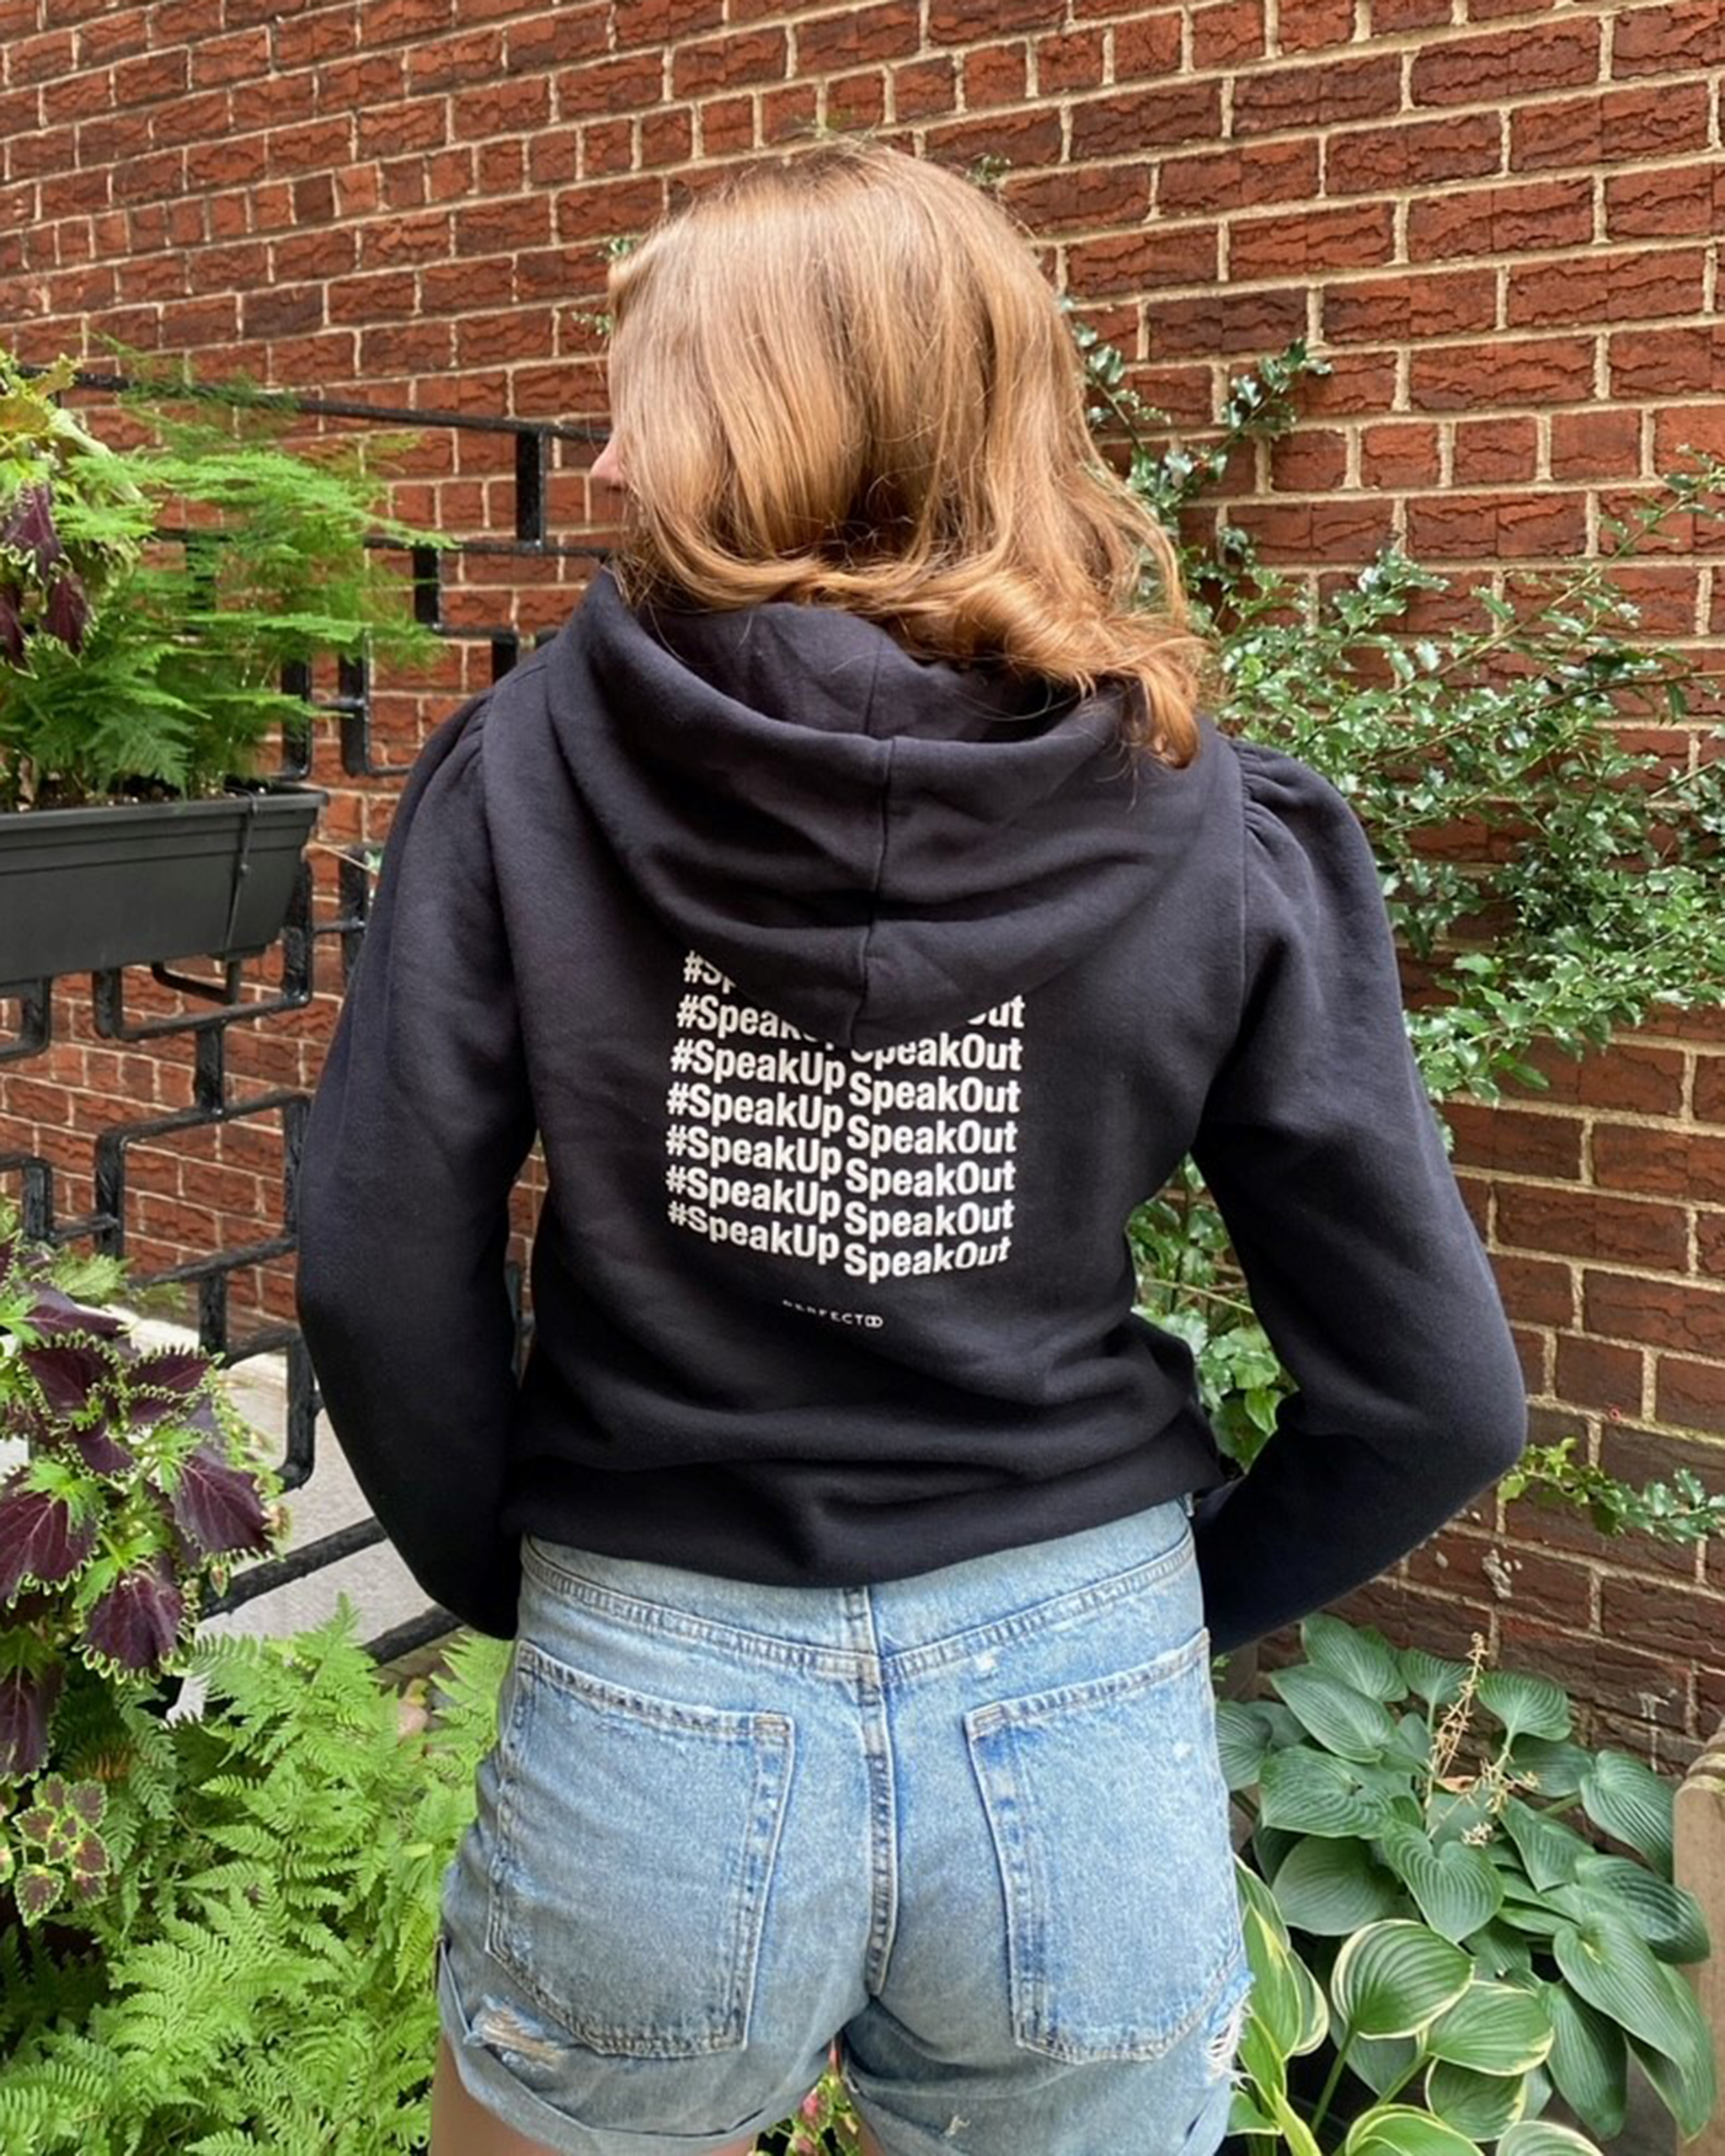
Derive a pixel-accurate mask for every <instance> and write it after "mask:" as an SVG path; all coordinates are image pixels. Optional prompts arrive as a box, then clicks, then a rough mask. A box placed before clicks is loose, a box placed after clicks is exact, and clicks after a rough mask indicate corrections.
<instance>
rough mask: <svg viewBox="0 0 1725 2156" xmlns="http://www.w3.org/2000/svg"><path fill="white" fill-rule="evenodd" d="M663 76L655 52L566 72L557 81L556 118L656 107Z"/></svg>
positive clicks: (663, 71) (571, 69)
mask: <svg viewBox="0 0 1725 2156" xmlns="http://www.w3.org/2000/svg"><path fill="white" fill-rule="evenodd" d="M664 73H665V67H664V62H663V61H661V59H660V56H659V55H658V53H656V52H642V53H632V54H630V55H628V56H627V57H625V58H622V59H619V60H601V61H595V62H593V64H592V65H591V66H590V67H571V68H569V69H567V70H565V72H563V73H562V74H560V75H559V76H558V77H557V110H558V118H559V119H560V120H569V119H571V118H579V117H580V116H582V115H585V114H588V113H606V112H620V111H626V112H637V111H639V110H641V109H643V108H644V107H645V106H648V105H652V104H658V103H659V100H660V86H661V83H662V80H663V77H664ZM678 95H680V96H681V90H680V91H679V92H678Z"/></svg>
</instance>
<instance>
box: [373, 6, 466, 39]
mask: <svg viewBox="0 0 1725 2156" xmlns="http://www.w3.org/2000/svg"><path fill="white" fill-rule="evenodd" d="M453 10H454V0H366V8H365V13H364V17H363V20H364V24H365V29H364V42H365V43H366V45H368V46H375V45H387V44H389V43H390V42H391V41H392V40H394V39H396V38H425V37H430V36H431V35H434V33H435V32H436V31H438V30H441V29H447V28H448V27H449V24H450V21H451V15H452V13H453Z"/></svg>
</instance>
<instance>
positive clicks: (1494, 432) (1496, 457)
mask: <svg viewBox="0 0 1725 2156" xmlns="http://www.w3.org/2000/svg"><path fill="white" fill-rule="evenodd" d="M1554 424H1555V422H1554ZM1539 450H1540V445H1539V434H1538V430H1536V428H1535V425H1534V423H1533V421H1532V420H1531V419H1462V420H1458V421H1457V423H1456V427H1455V442H1454V445H1453V446H1452V448H1451V451H1450V470H1451V472H1453V474H1454V477H1455V484H1456V485H1457V486H1467V487H1503V486H1509V485H1513V484H1514V483H1516V482H1518V481H1525V480H1530V479H1531V478H1533V476H1534V473H1535V470H1536V468H1537V467H1538V463H1539Z"/></svg>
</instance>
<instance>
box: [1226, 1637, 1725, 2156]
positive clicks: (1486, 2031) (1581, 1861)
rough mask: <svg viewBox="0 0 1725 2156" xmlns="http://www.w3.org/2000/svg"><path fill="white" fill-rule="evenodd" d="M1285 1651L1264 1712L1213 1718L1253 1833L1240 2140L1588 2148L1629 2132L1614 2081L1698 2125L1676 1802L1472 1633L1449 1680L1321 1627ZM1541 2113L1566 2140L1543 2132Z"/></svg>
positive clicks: (1689, 1922)
mask: <svg viewBox="0 0 1725 2156" xmlns="http://www.w3.org/2000/svg"><path fill="white" fill-rule="evenodd" d="M1300 1638H1301V1644H1302V1646H1303V1647H1304V1650H1305V1655H1306V1659H1305V1660H1303V1661H1301V1662H1295V1663H1292V1664H1290V1665H1289V1666H1288V1667H1286V1668H1279V1669H1276V1670H1273V1671H1271V1672H1269V1673H1268V1675H1267V1678H1266V1682H1267V1683H1268V1685H1269V1687H1270V1689H1272V1691H1273V1692H1274V1694H1275V1697H1274V1699H1266V1700H1249V1701H1229V1700H1224V1701H1222V1702H1220V1704H1219V1705H1218V1709H1217V1720H1218V1734H1219V1739H1220V1748H1221V1754H1222V1761H1223V1767H1224V1771H1225V1774H1226V1780H1227V1782H1228V1785H1229V1787H1230V1788H1231V1790H1234V1791H1235V1792H1236V1795H1237V1796H1238V1797H1239V1799H1240V1801H1242V1803H1244V1804H1245V1805H1246V1806H1247V1810H1248V1811H1249V1812H1250V1813H1251V1816H1252V1828H1251V1832H1250V1836H1249V1839H1248V1841H1247V1846H1246V1849H1245V1850H1244V1852H1243V1853H1242V1856H1241V1858H1240V1860H1239V1874H1240V1883H1241V1889H1242V1902H1243V1905H1244V1915H1245V1922H1246V1931H1247V1948H1248V1952H1249V1954H1250V1957H1251V1961H1252V1967H1253V1970H1254V1977H1255V1980H1254V1983H1253V1985H1252V1993H1251V1994H1250V2011H1249V2014H1248V2017H1247V2025H1246V2029H1245V2031H1244V2033H1243V2036H1242V2043H1241V2048H1240V2055H1239V2069H1240V2080H1239V2084H1238V2085H1237V2087H1236V2094H1235V2100H1234V2107H1233V2112H1232V2116H1231V2119H1230V2121H1229V2124H1230V2130H1231V2132H1233V2133H1235V2134H1237V2135H1241V2136H1244V2137H1249V2145H1252V2146H1255V2147H1257V2148H1261V2149H1262V2148H1267V2147H1268V2146H1271V2145H1274V2144H1276V2143H1286V2145H1287V2146H1288V2147H1289V2148H1292V2149H1294V2150H1295V2151H1296V2152H1298V2156H1315V2152H1316V2151H1321V2150H1328V2149H1340V2150H1341V2151H1343V2156H1380V2152H1392V2151H1394V2152H1402V2156H1465V2152H1466V2151H1467V2150H1468V2149H1470V2148H1482V2147H1485V2146H1488V2145H1495V2147H1496V2148H1497V2150H1498V2156H1560V2153H1561V2152H1568V2156H1580V2152H1584V2151H1585V2150H1587V2149H1588V2148H1590V2147H1592V2146H1593V2145H1594V2143H1595V2142H1609V2141H1610V2140H1611V2139H1612V2137H1614V2136H1615V2135H1616V2134H1617V2133H1618V2132H1621V2128H1622V2126H1623V2121H1624V2115H1625V2108H1626V2098H1627V2093H1628V2077H1629V2073H1630V2070H1631V2068H1632V2065H1634V2066H1637V2067H1639V2068H1640V2070H1641V2071H1642V2073H1644V2074H1645V2075H1646V2077H1647V2079H1648V2080H1649V2081H1650V2082H1651V2083H1652V2084H1653V2088H1654V2089H1655V2090H1656V2091H1657V2092H1658V2096H1659V2098H1660V2100H1661V2101H1662V2102H1663V2103H1664V2105H1665V2106H1666V2108H1667V2109H1668V2110H1669V2111H1670V2112H1671V2114H1672V2116H1673V2117H1674V2120H1675V2121H1676V2123H1677V2127H1678V2131H1679V2132H1680V2134H1681V2135H1682V2136H1683V2137H1685V2138H1686V2137H1689V2136H1690V2135H1693V2134H1695V2133H1696V2132H1699V2130H1700V2128H1701V2126H1702V2125H1704V2124H1705V2123H1706V2120H1707V2118H1708V2116H1710V2114H1711V2112H1712V2108H1713V2105H1714V2101H1715V2095H1716V2090H1715V2084H1714V2070H1713V2059H1712V2042H1711V2040H1710V2037H1709V2034H1708V2031H1707V2027H1706V2022H1705V2021H1704V2020H1703V2018H1702V2015H1701V2009H1700V2007H1699V2005H1698V2004H1697V2002H1696V1996H1695V1993H1694V1992H1693V1990H1692V1989H1691V1988H1690V1983H1689V1981H1688V1980H1687V1978H1686V1977H1685V1975H1684V1973H1683V1971H1682V1969H1681V1967H1680V1966H1679V1965H1680V1964H1681V1963H1684V1962H1690V1961H1699V1960H1701V1959H1704V1958H1705V1957H1706V1955H1707V1954H1708V1952H1709V1951H1710V1941H1709V1940H1708V1937H1707V1932H1706V1924H1705V1921H1704V1919H1703V1917H1702V1913H1701V1908H1700V1905H1699V1904H1698V1903H1697V1902H1696V1899H1695V1897H1694V1896H1693V1895H1691V1894H1690V1893H1689V1892H1686V1891H1685V1889H1684V1888H1682V1887H1679V1886H1677V1885H1676V1884H1675V1883H1674V1881H1673V1879H1672V1876H1671V1870H1672V1798H1673V1794H1674V1792H1673V1790H1672V1788H1671V1786H1670V1785H1669V1783H1667V1782H1666V1781H1664V1780H1662V1779H1661V1778H1660V1776H1658V1774H1655V1773H1653V1770H1652V1769H1650V1768H1648V1767H1647V1766H1646V1765H1644V1764H1642V1762H1641V1761H1640V1760H1638V1759H1636V1758H1632V1756H1631V1755H1630V1754H1628V1753H1624V1752H1621V1751H1616V1750H1613V1749H1611V1748H1609V1747H1608V1748H1604V1749H1601V1750H1597V1751H1594V1750H1589V1749H1588V1748H1584V1747H1583V1746H1582V1745H1579V1744H1578V1743H1576V1742H1573V1739H1572V1737H1571V1734H1570V1731H1571V1712H1570V1703H1569V1700H1568V1698H1567V1695H1566V1694H1565V1693H1564V1692H1563V1690H1562V1687H1561V1686H1559V1685H1557V1684H1553V1683H1552V1682H1551V1681H1550V1680H1549V1679H1548V1678H1543V1677H1539V1676H1535V1675H1531V1674H1527V1673H1520V1672H1515V1671H1509V1670H1501V1669H1488V1668H1484V1667H1482V1660H1483V1657H1482V1641H1481V1640H1480V1638H1479V1636H1476V1638H1475V1644H1474V1652H1473V1653H1472V1655H1471V1657H1470V1658H1469V1660H1468V1661H1467V1662H1454V1661H1446V1660H1444V1659H1442V1658H1440V1657H1438V1656H1435V1655H1433V1654H1429V1653H1427V1652H1424V1651H1423V1649H1420V1648H1413V1647H1410V1648H1402V1649H1400V1650H1398V1649H1397V1648H1394V1647H1392V1646H1391V1645H1390V1644H1389V1642H1388V1641H1386V1639H1385V1638H1384V1636H1382V1634H1381V1633H1380V1632H1378V1631H1377V1630H1375V1629H1373V1628H1371V1627H1370V1626H1355V1625H1349V1624H1348V1623H1346V1622H1344V1621H1343V1620H1342V1619H1340V1618H1338V1617H1335V1616H1332V1615H1329V1614H1321V1615H1315V1616H1311V1617H1308V1618H1307V1619H1306V1620H1305V1621H1304V1623H1303V1624H1302V1625H1301V1626H1300ZM1470 1761H1471V1764H1470ZM1554 2095H1555V2096H1556V2097H1557V2099H1559V2100H1561V2101H1562V2104H1563V2105H1566V2106H1567V2110H1568V2111H1569V2113H1570V2115H1571V2116H1572V2117H1573V2119H1574V2120H1575V2121H1578V2125H1570V2124H1567V2123H1561V2124H1560V2123H1559V2122H1557V2121H1553V2120H1550V2119H1547V2118H1546V2117H1544V2116H1542V2114H1543V2112H1544V2111H1545V2110H1546V2105H1548V2104H1549V2103H1550V2102H1551V2100H1552V2099H1553V2096H1554ZM1589 2135H1591V2136H1592V2137H1594V2139H1593V2141H1592V2142H1590V2141H1589V2138H1588V2137H1589ZM1258 2136H1263V2137H1267V2138H1266V2140H1264V2141H1258V2139H1257V2137H1258Z"/></svg>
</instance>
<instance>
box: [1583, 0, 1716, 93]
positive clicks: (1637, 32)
mask: <svg viewBox="0 0 1725 2156" xmlns="http://www.w3.org/2000/svg"><path fill="white" fill-rule="evenodd" d="M1610 29H1611V48H1610V51H1611V72H1612V73H1613V74H1614V75H1653V74H1658V75H1681V74H1686V73H1688V72H1690V70H1691V69H1694V68H1697V67H1718V66H1720V65H1721V64H1722V63H1725V13H1722V12H1721V10H1720V8H1719V5H1718V0H1677V4H1675V5H1674V6H1671V7H1665V8H1650V7H1642V8H1628V9H1626V10H1624V11H1623V12H1622V13H1620V14H1618V15H1616V17H1614V18H1613V19H1612V21H1611V24H1610Z"/></svg>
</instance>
